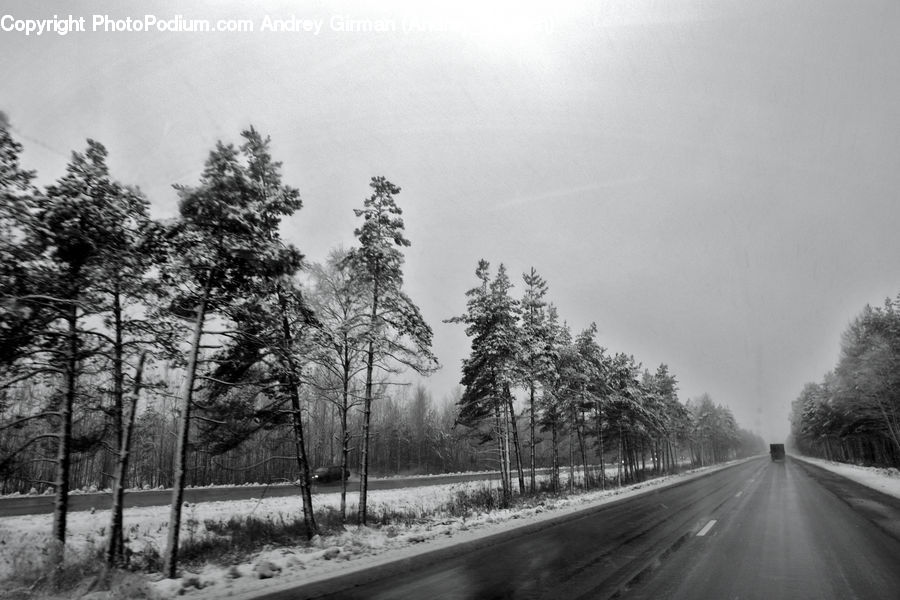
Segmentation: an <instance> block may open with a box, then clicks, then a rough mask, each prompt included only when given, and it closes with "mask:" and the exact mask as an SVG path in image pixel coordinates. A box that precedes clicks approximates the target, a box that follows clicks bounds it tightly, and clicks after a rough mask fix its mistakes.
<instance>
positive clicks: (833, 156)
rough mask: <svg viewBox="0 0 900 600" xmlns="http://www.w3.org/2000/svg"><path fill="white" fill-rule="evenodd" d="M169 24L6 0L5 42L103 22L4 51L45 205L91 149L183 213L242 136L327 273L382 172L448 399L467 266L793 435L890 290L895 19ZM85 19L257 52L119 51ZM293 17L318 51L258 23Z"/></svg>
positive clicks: (709, 11) (441, 392)
mask: <svg viewBox="0 0 900 600" xmlns="http://www.w3.org/2000/svg"><path fill="white" fill-rule="evenodd" d="M181 4H182V3H175V2H168V3H167V2H159V3H153V2H144V3H141V8H140V9H138V8H136V6H137V5H132V4H130V3H112V2H110V3H104V4H101V3H90V4H87V3H79V2H60V3H55V4H54V3H49V2H43V3H31V2H24V1H23V2H4V4H3V7H2V9H0V16H3V15H10V17H4V21H3V22H2V23H0V24H3V23H5V24H6V25H5V26H9V27H15V26H16V25H17V23H18V22H19V20H21V19H52V18H53V16H54V14H56V15H58V16H59V17H60V18H65V17H68V16H69V15H70V14H71V15H73V17H75V18H76V19H78V18H80V17H84V18H85V29H86V31H84V32H76V31H73V32H70V33H69V34H67V35H65V36H62V35H59V34H57V33H52V32H51V33H44V34H42V35H40V36H38V35H35V34H32V35H29V36H26V35H25V34H24V32H17V31H0V75H2V81H3V85H2V86H0V110H3V111H5V112H6V113H7V114H8V116H9V118H10V121H11V123H12V126H13V128H14V133H15V134H16V136H17V137H18V139H19V140H20V141H22V142H23V143H24V144H25V147H26V151H25V154H24V159H23V161H24V163H25V165H26V166H27V167H29V168H33V169H37V170H38V171H39V175H40V181H41V182H42V183H48V182H50V181H52V180H54V179H56V178H57V177H59V176H60V175H61V174H62V173H63V170H64V167H65V163H66V161H67V159H68V154H69V152H70V151H71V150H74V149H78V150H81V149H83V147H84V145H85V139H86V138H88V137H90V138H93V139H97V140H99V141H101V142H102V143H104V144H105V145H106V146H107V148H108V150H109V153H110V157H109V163H110V166H111V169H112V171H113V174H114V175H115V176H116V177H117V178H118V179H119V180H121V181H122V182H124V183H129V184H135V185H138V186H140V187H141V189H142V190H143V191H144V192H145V193H146V194H147V196H148V197H149V198H150V200H151V202H152V203H153V208H154V214H155V215H156V216H160V217H162V216H171V215H173V214H174V210H175V201H176V195H175V193H174V191H173V190H172V188H171V185H172V184H174V183H180V184H187V185H191V184H195V183H196V182H197V179H198V176H199V173H200V171H201V169H202V168H203V162H204V160H205V158H206V156H207V154H208V152H209V150H210V149H211V148H212V147H213V145H214V144H215V142H216V141H217V140H220V139H221V140H223V141H226V142H238V141H239V133H240V131H241V129H243V128H246V127H247V126H248V125H249V124H251V123H252V124H253V125H255V126H256V127H257V128H258V129H260V130H261V131H262V132H264V133H267V134H269V135H271V137H272V151H273V154H274V156H275V157H276V158H277V159H279V160H281V161H283V162H284V178H285V181H286V182H287V183H289V184H291V185H293V186H295V187H297V188H299V189H300V191H301V194H302V196H303V198H304V202H305V206H304V208H303V210H301V211H300V212H299V213H298V215H297V216H296V217H295V218H294V219H292V220H291V221H290V222H289V223H288V224H287V227H286V230H285V231H286V235H287V237H288V238H289V239H290V240H291V241H292V242H294V243H295V244H296V245H297V246H298V247H299V248H300V249H301V250H302V251H304V252H305V253H306V255H307V257H308V258H309V259H310V260H312V261H321V260H324V259H325V257H326V256H327V254H328V251H329V249H331V248H334V247H336V246H338V245H342V244H343V245H345V246H346V245H350V244H352V243H353V241H354V239H353V228H354V227H355V225H356V219H355V217H354V215H353V212H352V209H353V208H355V207H359V206H360V205H361V204H362V200H363V198H364V197H366V196H367V195H368V193H369V188H368V185H367V184H368V181H369V179H370V177H372V176H373V175H385V176H387V177H388V178H389V179H390V180H391V181H393V182H394V183H396V184H397V185H399V186H401V188H402V189H403V191H402V193H401V194H400V195H399V197H398V202H399V204H400V205H401V207H402V208H403V210H404V218H405V221H406V226H407V231H408V237H409V239H410V240H411V241H412V243H413V245H412V247H411V248H410V249H409V250H408V252H407V268H406V277H407V287H408V291H409V293H410V295H411V296H412V297H413V299H414V300H416V301H417V302H418V303H419V305H420V306H421V308H422V310H423V312H424V314H425V316H426V318H427V319H428V320H429V322H430V323H431V324H432V326H433V328H434V332H435V337H434V347H435V351H436V353H437V355H438V357H439V359H440V360H441V362H442V363H443V365H444V367H443V369H442V370H441V371H440V372H439V373H438V374H436V375H434V376H433V377H432V378H431V381H430V382H429V383H428V385H429V387H430V389H431V391H432V393H433V395H434V396H435V397H437V398H441V397H444V396H446V395H448V394H449V393H450V392H451V391H452V389H453V387H454V386H455V385H456V384H457V382H458V380H459V367H460V361H461V359H462V358H463V357H464V356H465V355H466V354H467V353H468V340H467V339H466V337H465V335H464V333H463V331H462V327H461V326H458V325H446V324H443V323H442V322H441V321H442V319H445V318H448V317H451V316H454V315H457V314H460V313H462V311H463V310H464V308H465V298H464V293H465V291H466V290H467V289H469V288H470V287H473V285H474V284H475V276H474V270H475V266H476V263H477V261H478V259H479V258H485V259H487V260H488V261H490V262H491V263H492V266H495V267H496V265H498V264H499V263H501V262H503V263H505V264H506V266H507V268H508V269H509V270H510V272H511V274H512V275H513V276H514V277H515V281H516V283H517V288H516V290H514V291H515V292H516V293H517V294H519V293H521V279H520V277H519V274H521V273H522V272H523V271H526V270H528V269H529V268H530V267H531V266H534V267H535V268H536V269H537V270H538V272H539V273H541V274H542V275H543V276H544V277H545V279H547V280H548V282H549V284H550V298H551V300H552V301H553V302H554V303H556V304H557V305H558V307H559V310H560V314H561V316H562V318H564V319H565V320H566V321H568V323H569V324H570V325H571V327H572V329H573V330H574V331H575V332H577V331H578V330H580V329H581V328H583V327H585V326H587V325H588V324H589V323H590V322H591V321H596V322H597V324H598V327H599V331H600V337H599V341H600V343H601V344H602V345H604V346H606V347H607V348H609V349H610V351H612V352H619V351H621V352H626V353H629V354H633V355H634V356H635V358H636V359H637V360H639V361H640V362H642V363H643V364H644V365H645V366H646V367H648V368H650V369H651V370H652V369H655V367H656V365H658V364H659V363H661V362H665V363H667V364H668V365H669V366H670V369H671V370H672V372H674V374H675V375H676V376H677V377H678V379H679V382H680V397H681V398H682V400H686V399H687V398H689V397H695V396H698V395H700V394H702V393H703V392H708V393H709V394H710V395H711V396H712V398H713V399H714V400H715V401H717V402H720V403H723V404H727V405H729V406H731V407H732V409H733V410H734V413H735V415H736V417H737V419H738V421H739V422H740V423H741V425H742V426H745V427H748V428H752V429H755V430H757V431H758V432H760V433H762V434H763V435H765V436H766V437H767V438H770V439H776V441H777V439H778V438H782V437H784V436H785V435H786V434H787V432H788V421H787V417H788V411H789V406H790V402H791V401H792V400H793V399H794V398H795V397H796V396H797V395H798V393H799V392H800V389H801V387H802V385H803V383H804V382H807V381H813V380H819V379H820V378H821V376H822V375H823V374H824V373H825V372H826V371H827V370H829V369H830V368H832V367H833V366H834V364H835V361H836V360H837V357H838V352H839V344H840V334H841V332H842V331H843V330H844V328H845V327H846V326H847V324H848V323H849V321H850V320H851V319H852V318H853V317H854V315H856V314H857V313H858V312H859V311H860V310H861V309H862V307H863V306H864V305H865V304H866V303H872V304H878V303H880V302H881V301H882V300H883V299H884V298H885V297H886V296H894V295H896V294H897V293H898V292H900V235H898V232H900V206H898V203H897V194H898V192H897V190H898V183H900V76H898V74H900V3H898V2H897V1H896V0H883V1H858V2H857V1H854V2H851V1H849V0H847V1H842V2H837V1H828V0H808V1H799V2H798V1H785V0H752V1H743V2H738V1H728V0H716V1H700V0H685V1H669V0H667V1H665V2H653V1H645V2H607V1H604V0H600V1H598V2H590V3H584V4H571V3H566V2H559V1H555V2H548V3H545V4H543V5H541V4H529V3H527V2H501V3H492V2H489V1H487V0H482V1H480V2H462V3H460V2H452V3H446V9H436V8H431V7H428V8H426V7H418V4H419V3H416V2H409V3H406V4H404V3H396V2H395V3H391V4H377V3H368V4H369V5H370V6H369V7H368V8H366V4H363V3H349V4H348V3H343V4H336V3H331V4H328V5H326V4H324V3H290V4H289V3H283V4H282V3H278V2H267V3H259V4H252V3H249V2H230V3H226V2H216V3H214V4H213V3H209V4H202V3H193V4H191V5H190V6H189V7H184V6H181ZM422 4H427V3H422ZM94 15H99V16H100V19H101V20H102V19H103V18H104V17H105V16H108V17H109V18H110V19H125V18H126V17H131V18H133V19H144V15H150V16H152V17H155V18H157V19H158V20H159V21H173V20H174V21H173V24H174V25H176V26H177V27H182V28H187V27H188V24H187V21H186V20H190V19H208V20H210V22H212V23H217V22H218V20H220V19H246V20H248V21H249V22H250V23H251V24H252V26H253V29H254V30H253V32H243V33H192V32H189V31H181V32H167V33H162V32H159V31H156V30H155V29H154V30H153V31H150V32H137V31H131V32H128V31H122V32H103V31H93V26H94V18H95V17H94ZM179 15H180V16H181V17H183V20H181V21H179V20H177V19H178V16H179ZM278 19H291V20H292V21H291V22H292V24H293V25H294V26H296V25H300V24H301V20H304V19H306V20H309V21H310V22H309V23H308V25H309V27H311V28H312V29H313V31H294V32H289V31H282V32H273V31H263V30H262V29H263V27H266V26H268V25H272V24H277V20H278ZM316 22H318V23H316ZM22 23H24V21H22ZM104 24H105V21H104ZM426 24H427V26H428V27H429V28H430V29H431V30H430V31H426V32H423V31H405V29H406V28H409V27H410V26H412V27H421V26H423V25H426ZM19 26H20V27H24V24H23V25H19ZM132 27H134V26H132ZM316 27H319V30H318V32H316V31H315V28H316ZM375 28H381V29H387V31H382V32H378V31H352V30H353V29H357V30H358V29H375ZM392 28H393V30H391V29H392Z"/></svg>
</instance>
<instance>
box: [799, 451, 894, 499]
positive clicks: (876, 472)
mask: <svg viewBox="0 0 900 600" xmlns="http://www.w3.org/2000/svg"><path fill="white" fill-rule="evenodd" d="M790 457H791V458H793V459H796V460H801V461H803V462H808V463H810V464H813V465H816V466H817V467H822V468H823V469H827V470H829V471H831V472H832V473H837V474H838V475H841V476H843V477H846V478H847V479H851V480H853V481H855V482H857V483H860V484H862V485H864V486H866V487H870V488H872V489H873V490H878V491H879V492H882V493H884V494H888V495H889V496H893V497H894V498H900V470H897V469H893V468H884V467H862V466H860V465H850V464H847V463H840V462H834V461H831V460H823V459H821V458H810V457H809V456H797V455H795V454H791V455H790Z"/></svg>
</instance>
